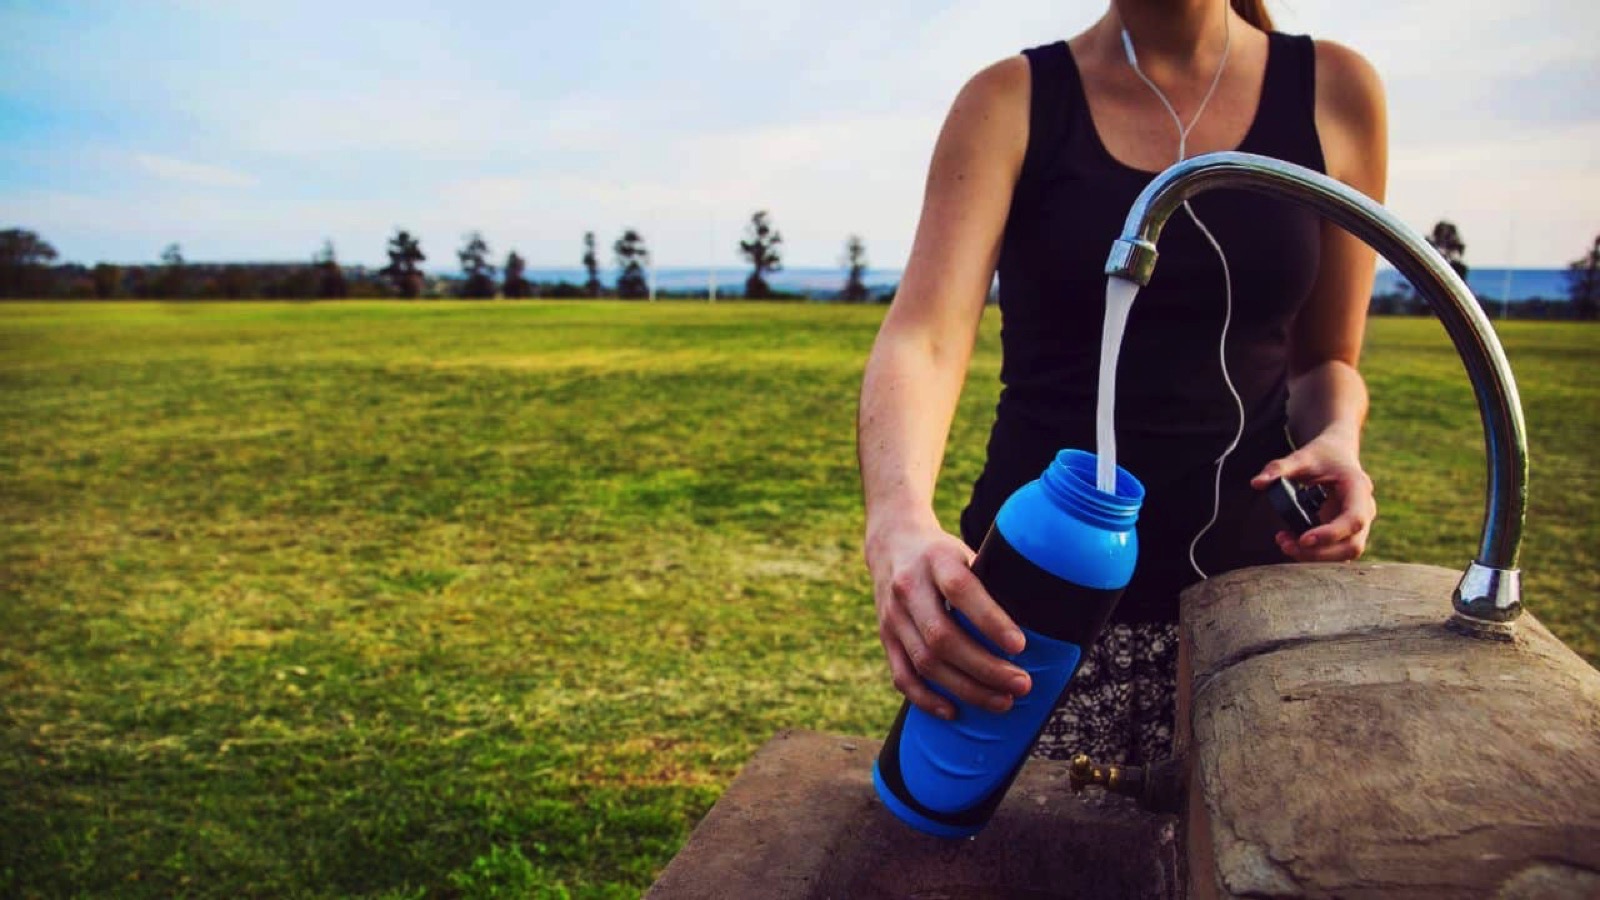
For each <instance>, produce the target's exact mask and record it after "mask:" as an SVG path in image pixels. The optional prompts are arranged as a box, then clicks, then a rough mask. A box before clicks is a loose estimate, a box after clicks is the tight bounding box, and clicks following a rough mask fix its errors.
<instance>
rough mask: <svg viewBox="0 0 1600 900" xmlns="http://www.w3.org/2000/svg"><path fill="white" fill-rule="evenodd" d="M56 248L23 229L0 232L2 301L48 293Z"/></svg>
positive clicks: (0, 294)
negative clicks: (8, 298) (4, 298)
mask: <svg viewBox="0 0 1600 900" xmlns="http://www.w3.org/2000/svg"><path fill="white" fill-rule="evenodd" d="M55 259H56V248H54V247H52V246H50V244H49V242H48V241H46V240H44V239H43V238H41V237H39V235H37V234H35V233H33V232H32V231H28V230H27V229H24V228H7V229H6V230H4V231H0V297H28V296H43V295H45V294H46V293H49V291H48V288H49V286H50V264H51V263H52V262H55Z"/></svg>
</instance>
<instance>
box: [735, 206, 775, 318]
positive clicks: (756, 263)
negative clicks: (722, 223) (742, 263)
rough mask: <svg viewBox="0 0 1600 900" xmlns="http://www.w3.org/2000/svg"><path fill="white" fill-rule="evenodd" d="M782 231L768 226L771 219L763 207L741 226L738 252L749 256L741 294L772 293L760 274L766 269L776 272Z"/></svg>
mask: <svg viewBox="0 0 1600 900" xmlns="http://www.w3.org/2000/svg"><path fill="white" fill-rule="evenodd" d="M782 246H783V235H781V234H779V233H778V230H777V229H776V228H773V227H772V222H771V221H770V220H769V219H768V217H767V211H766V210H764V209H763V210H759V211H757V212H755V213H753V214H751V216H750V224H748V225H746V226H745V239H744V240H742V241H740V242H739V252H740V253H742V254H744V257H745V258H746V259H748V260H750V267H751V272H750V277H749V278H747V279H745V282H744V295H745V296H746V297H751V298H755V299H758V300H760V299H765V298H767V297H770V296H772V287H771V285H768V284H767V279H766V278H765V277H764V276H765V275H766V273H768V272H777V271H780V270H782V269H783V257H782V251H781V250H780V249H779V248H780V247H782Z"/></svg>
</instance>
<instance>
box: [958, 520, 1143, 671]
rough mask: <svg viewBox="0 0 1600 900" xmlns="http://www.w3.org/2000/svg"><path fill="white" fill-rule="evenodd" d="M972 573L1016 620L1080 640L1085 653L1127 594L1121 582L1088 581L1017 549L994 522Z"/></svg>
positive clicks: (1043, 631)
mask: <svg viewBox="0 0 1600 900" xmlns="http://www.w3.org/2000/svg"><path fill="white" fill-rule="evenodd" d="M972 574H974V575H976V576H978V581H980V582H981V583H982V584H983V586H984V589H986V590H987V591H988V592H989V596H991V597H993V598H994V599H995V602H996V603H999V604H1000V608H1001V609H1003V610H1005V611H1006V615H1008V616H1010V617H1011V621H1013V622H1016V623H1017V624H1018V625H1020V626H1022V627H1023V628H1026V629H1028V630H1029V631H1034V632H1038V633H1039V634H1042V635H1044V636H1045V637H1050V638H1055V639H1056V640H1058V641H1066V642H1067V643H1069V644H1077V645H1078V646H1079V647H1082V648H1083V649H1084V652H1085V653H1087V652H1088V650H1089V648H1090V647H1092V646H1094V641H1095V638H1097V637H1099V636H1100V629H1102V628H1104V627H1105V624H1106V620H1107V619H1109V618H1111V612H1112V610H1114V609H1116V606H1117V601H1118V600H1120V599H1121V598H1122V590H1123V589H1122V588H1113V589H1110V590H1107V589H1104V588H1090V587H1084V586H1083V585H1081V584H1074V583H1072V582H1070V581H1067V580H1066V579H1064V578H1060V577H1057V576H1055V575H1052V574H1051V573H1049V572H1046V571H1045V570H1044V569H1041V568H1039V567H1038V566H1037V565H1034V563H1033V561H1032V560H1030V559H1028V558H1027V557H1026V556H1023V555H1022V554H1021V553H1019V552H1017V549H1016V548H1015V547H1013V546H1011V542H1010V541H1008V540H1006V537H1005V535H1003V534H1001V533H1000V529H999V528H995V527H990V529H989V533H988V534H987V535H985V536H984V538H983V545H982V546H981V547H979V548H978V557H977V559H974V560H973V561H972Z"/></svg>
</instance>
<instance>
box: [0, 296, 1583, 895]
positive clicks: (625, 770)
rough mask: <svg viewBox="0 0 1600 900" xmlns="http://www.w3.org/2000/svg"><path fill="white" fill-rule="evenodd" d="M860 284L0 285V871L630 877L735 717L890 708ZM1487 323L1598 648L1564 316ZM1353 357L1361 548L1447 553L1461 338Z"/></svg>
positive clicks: (1573, 616)
mask: <svg viewBox="0 0 1600 900" xmlns="http://www.w3.org/2000/svg"><path fill="white" fill-rule="evenodd" d="M880 315H881V309H875V308H848V307H837V306H827V307H819V306H774V305H738V304H726V305H723V304H719V305H717V306H714V307H710V306H703V305H688V304H657V305H644V304H631V305H625V304H616V303H575V304H556V303H522V304H506V303H491V304H464V303H427V304H400V303H392V304H381V303H374V304H358V303H347V304H338V305H311V304H305V305H265V304H236V305H222V304H216V305H212V304H194V305H166V306H163V305H115V306H90V305H82V306H76V305H74V306H68V305H55V306H51V305H11V306H6V307H3V308H0V360H3V362H0V416H3V417H4V422H5V428H4V433H3V437H0V441H3V444H0V528H3V546H0V554H3V555H0V559H3V563H0V797H3V800H0V894H5V895H10V896H25V897H26V896H74V895H77V896H103V895H119V896H151V897H156V896H160V897H166V896H190V895H192V896H215V895H226V894H237V895H245V896H306V897H315V896H369V897H420V896H472V897H477V896H497V895H515V896H550V897H559V896H568V895H570V896H579V897H613V896H615V897H621V896H635V895H637V894H638V892H639V891H640V889H641V888H643V887H644V886H646V885H648V884H649V883H650V881H651V880H652V879H653V877H654V875H655V874H656V872H658V871H659V868H660V867H661V866H662V865H664V864H665V862H666V861H667V860H668V859H669V858H670V857H671V855H672V853H673V852H675V850H676V849H677V847H678V846H680V845H681V843H682V841H683V840H684V838H685V837H686V836H687V834H688V832H689V830H690V828H692V826H693V824H694V823H695V822H696V821H697V820H698V818H699V817H700V816H701V815H702V814H703V813H704V812H705V810H706V809H707V808H709V806H710V804H711V803H712V802H713V801H714V800H715V798H716V797H717V795H718V793H719V792H720V790H721V789H722V788H723V787H724V786H725V785H726V783H727V781H728V780H729V779H730V778H731V777H732V775H733V774H734V773H735V772H736V771H737V770H738V768H739V767H740V765H741V764H742V763H743V762H744V760H745V759H746V758H747V757H748V756H749V754H750V753H751V752H752V751H753V750H754V749H755V748H756V747H757V746H759V745H760V744H761V743H762V742H763V741H764V740H765V739H766V738H767V737H769V736H770V735H771V734H772V732H773V731H775V730H777V729H778V728H780V727H788V726H798V727H808V728H817V729H825V730H832V731H843V732H854V733H864V734H877V733H879V732H881V731H882V730H883V729H884V728H885V727H886V726H887V724H888V721H889V718H890V716H891V715H892V713H893V710H894V708H895V706H896V699H897V698H896V695H895V694H894V693H893V691H892V689H891V688H890V687H889V685H888V682H887V678H886V677H885V675H884V672H883V666H882V663H881V656H880V652H879V650H878V648H877V644H876V640H875V637H874V619H873V616H872V613H871V601H870V598H869V591H868V584H867V581H866V578H865V575H864V572H863V570H862V567H861V564H860V561H859V554H858V550H857V543H858V535H859V531H860V512H859V504H858V500H857V487H856V479H855V474H854V453H853V437H852V421H853V415H854V397H855V392H856V389H857V386H858V384H859V374H860V368H861V364H862V361H863V359H864V356H865V353H866V350H867V348H868V346H869V345H870V343H871V339H872V335H873V333H874V331H875V329H876V326H877V322H878V318H879V316H880ZM996 319H997V317H996V316H990V317H988V319H987V321H986V323H985V327H984V330H983V334H982V337H981V339H980V345H979V349H978V355H977V359H976V363H975V367H974V374H973V377H972V378H971V379H970V381H969V386H968V390H967V392H966V394H965V395H964V397H963V401H962V410H961V413H960V415H959V417H958V421H957V424H956V428H955V433H954V434H953V436H952V441H951V458H950V460H949V461H948V462H947V466H946V470H945V473H944V475H943V480H942V485H941V498H940V504H941V513H942V514H943V515H944V516H946V518H947V521H950V522H953V521H954V517H955V514H956V512H957V511H958V510H959V508H960V505H961V503H962V501H963V500H964V498H965V492H966V486H967V484H968V483H969V482H970V479H971V478H972V477H973V476H974V475H975V474H976V471H977V468H978V465H979V463H980V458H981V453H982V448H983V439H984V435H985V432H986V429H987V427H988V419H989V415H990V411H991V408H992V403H993V392H994V386H995V372H996V370H997V364H998V358H997V352H998V345H997V327H996V326H997V324H998V323H997V321H996ZM1504 334H1505V341H1506V344H1507V348H1508V352H1509V353H1510V356H1511V358H1512V363H1513V365H1514V367H1515V368H1516V370H1517V373H1518V375H1519V378H1520V380H1521V386H1522V390H1523V397H1524V401H1525V404H1526V406H1527V411H1528V419H1529V426H1530V429H1531V431H1532V434H1533V459H1534V464H1533V476H1534V481H1533V509H1532V512H1531V515H1530V520H1529V526H1530V527H1529V540H1528V548H1527V551H1526V556H1525V560H1524V563H1525V567H1526V569H1527V573H1528V574H1527V594H1528V601H1529V606H1530V607H1531V608H1532V609H1533V610H1534V611H1535V612H1536V613H1537V614H1538V615H1539V616H1540V617H1541V619H1543V620H1544V621H1545V622H1546V623H1547V624H1549V625H1550V626H1551V628H1552V629H1553V630H1555V631H1556V632H1557V633H1558V634H1560V635H1561V636H1562V637H1563V638H1564V639H1566V640H1567V641H1568V642H1569V643H1571V645H1572V646H1574V647H1575V648H1577V649H1578V650H1579V651H1580V652H1582V653H1584V654H1585V655H1586V656H1587V657H1588V658H1589V659H1591V660H1600V590H1597V589H1600V576H1597V569H1600V558H1597V548H1600V515H1597V514H1596V512H1595V509H1596V500H1597V490H1596V487H1595V485H1596V483H1597V482H1600V465H1597V462H1596V458H1597V454H1596V450H1595V448H1596V446H1597V443H1600V432H1597V422H1600V413H1597V410H1600V385H1597V378H1596V375H1595V372H1596V371H1597V364H1600V329H1596V328H1594V327H1584V326H1573V325H1556V324H1549V325H1545V324H1530V323H1513V324H1511V325H1510V326H1508V327H1507V328H1506V330H1505V332H1504ZM1366 370H1367V373H1368V378H1369V381H1370V383H1371V386H1372V391H1373V395H1374V405H1375V410H1374V416H1373V423H1372V427H1371V431H1370V437H1369V439H1368V440H1369V444H1368V459H1367V461H1368V465H1369V468H1370V469H1371V470H1372V471H1373V473H1374V476H1375V477H1376V479H1377V480H1378V482H1379V489H1380V499H1381V502H1382V504H1383V515H1382V518H1381V519H1380V522H1379V526H1378V531H1377V534H1376V539H1375V542H1374V546H1373V552H1374V554H1375V555H1378V556H1381V557H1383V558H1392V559H1407V560H1416V561H1424V562H1433V563H1438V564H1441V565H1447V566H1450V567H1453V568H1454V567H1459V566H1460V565H1461V564H1462V563H1463V562H1464V561H1465V560H1466V558H1467V557H1468V556H1469V555H1470V554H1471V552H1472V550H1473V548H1474V546H1475V537H1476V531H1477V527H1478V518H1479V516H1480V515H1481V493H1482V491H1481V482H1482V462H1481V454H1482V438H1481V435H1480V432H1479V427H1478V424H1477V418H1476V413H1475V412H1474V407H1473V405H1472V398H1471V392H1470V390H1469V389H1468V387H1467V384H1466V380H1465V377H1464V375H1463V374H1462V372H1461V368H1460V364H1459V362H1458V361H1457V360H1456V358H1455V356H1454V354H1453V353H1452V352H1451V350H1450V349H1449V345H1448V343H1447V341H1446V340H1445V338H1444V336H1443V333H1442V330H1441V329H1440V328H1439V326H1438V325H1437V323H1434V322H1432V321H1404V320H1383V321H1378V322H1375V323H1374V325H1373V328H1372V335H1371V338H1370V341H1369V352H1368V358H1367V362H1366Z"/></svg>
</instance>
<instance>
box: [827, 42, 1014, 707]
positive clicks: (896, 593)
mask: <svg viewBox="0 0 1600 900" xmlns="http://www.w3.org/2000/svg"><path fill="white" fill-rule="evenodd" d="M1030 92H1031V86H1030V73H1029V66H1028V62H1027V60H1026V59H1025V58H1023V57H1020V56H1018V57H1013V58H1011V59H1007V60H1004V61H1002V62H999V63H996V64H995V65H993V66H990V67H989V68H987V69H985V70H984V71H982V72H979V73H978V74H977V75H976V76H974V77H973V79H972V80H971V81H969V82H968V83H967V85H966V86H965V87H964V88H963V89H962V90H961V93H960V95H959V96H958V97H957V98H956V101H955V104H954V105H953V106H952V107H951V110H950V114H949V116H948V117H947V118H946V120H945V124H944V129H943V130H942V131H941V132H940V135H939V141H938V144H937V146H936V147H935V149H934V153H933V161H932V163H931V164H930V166H929V170H928V182H927V188H926V192H925V195H924V199H923V206H922V217H921V220H920V221H919V223H918V225H917V235H916V240H915V242H914V243H913V245H912V249H911V259H910V260H909V261H908V262H907V264H906V270H905V275H904V277H903V279H902V280H901V282H900V288H899V290H898V291H897V292H896V294H895V299H894V303H893V305H891V306H890V308H889V311H888V313H887V314H886V315H885V317H884V320H883V325H882V327H881V328H880V329H879V331H878V338H877V340H876V342H874V344H873V347H872V354H871V356H870V357H869V358H868V360H867V368H866V374H865V377H864V378H863V380H862V385H861V409H860V417H859V420H858V425H857V429H858V430H857V451H858V453H859V455H860V463H861V483H862V490H863V493H864V495H865V501H866V542H865V554H866V561H867V567H868V569H869V570H870V571H871V573H872V581H873V596H874V601H875V603H876V605H877V610H878V636H879V639H880V640H881V641H882V642H883V648H884V652H885V653H886V654H887V656H888V661H889V669H890V671H891V673H892V674H893V676H894V684H895V687H896V688H897V689H899V691H900V692H901V693H902V694H904V695H905V696H906V698H907V699H909V700H910V701H911V702H912V703H915V704H916V705H917V706H919V707H921V708H922V709H924V710H926V711H928V712H930V713H933V714H934V715H938V716H941V717H943V718H950V717H952V716H953V715H954V714H955V709H954V707H953V705H952V704H951V703H950V702H949V701H948V700H946V699H945V698H944V697H941V696H940V695H938V694H937V693H935V692H934V691H933V690H931V689H930V688H929V686H928V684H927V682H928V681H931V682H934V683H936V684H938V685H940V686H942V687H944V688H945V689H946V690H948V691H950V692H951V693H952V694H954V695H955V696H957V697H960V698H961V699H962V700H964V701H966V702H968V703H973V704H976V705H980V706H984V707H987V708H990V709H994V710H996V711H1002V710H1005V709H1009V708H1010V706H1011V701H1012V698H1013V697H1016V696H1021V695H1023V694H1025V693H1027V691H1028V689H1029V687H1030V684H1029V680H1028V676H1027V674H1026V673H1025V672H1024V671H1023V670H1022V669H1021V668H1019V667H1017V666H1015V665H1012V664H1011V663H1009V662H1007V661H1005V660H1002V659H1000V658H998V657H996V656H994V655H992V654H990V653H988V652H987V651H986V650H984V649H983V648H982V647H981V646H980V645H979V644H978V643H977V642H976V641H974V640H973V639H972V638H971V637H969V636H967V634H966V633H965V632H963V631H962V630H961V629H960V628H959V627H957V625H956V623H955V622H954V621H953V620H952V619H951V618H950V616H949V615H948V614H947V613H946V612H945V601H946V600H948V601H949V604H950V606H952V607H954V608H956V609H959V610H961V612H962V613H964V614H965V615H966V616H967V618H968V619H969V620H971V621H972V622H973V623H974V624H975V625H977V627H978V628H979V630H981V631H982V632H983V633H984V635H985V636H987V637H988V638H989V639H990V640H991V641H993V642H994V643H995V644H996V645H998V646H999V647H1001V648H1002V649H1004V650H1005V651H1006V652H1008V653H1016V652H1018V651H1020V650H1021V649H1022V645H1023V636H1022V632H1021V631H1020V630H1019V629H1018V628H1017V627H1016V625H1015V624H1014V623H1012V621H1011V620H1010V619H1009V618H1008V617H1007V616H1006V614H1005V613H1004V612H1003V611H1001V609H1000V607H999V606H998V605H996V604H995V602H994V601H993V600H992V599H991V598H990V597H989V595H988V593H987V592H985V591H984V590H983V587H982V585H980V584H979V583H978V581H977V579H976V578H975V577H973V575H972V570H971V568H970V564H971V562H972V558H973V553H972V550H971V549H970V548H968V547H967V546H966V544H964V543H962V541H961V540H960V539H959V538H957V537H955V536H954V535H951V534H948V533H946V532H945V531H944V529H942V528H941V527H940V526H939V522H938V518H937V517H936V516H935V515H934V511H933V490H934V483H935V481H936V480H937V477H938V473H939V466H940V464H941V463H942V461H943V458H944V449H945V441H946V439H947V438H948V436H949V432H950V422H951V419H952V417H953V416H954V415H955V408H956V402H957V400H958V399H959V397H960V394H961V386H962V383H963V382H964V381H965V379H966V373H967V365H968V363H969V361H970V360H971V357H972V345H973V342H974V340H975V339H976V336H977V330H978V321H979V319H980V318H981V317H982V315H983V305H984V300H985V298H986V297H987V296H988V293H989V286H990V284H991V283H992V281H993V279H994V272H995V267H996V265H997V263H998V261H999V255H1000V241H1001V235H1002V233H1003V232H1004V229H1005V223H1006V217H1007V215H1008V213H1009V210H1010V206H1011V193H1012V190H1013V188H1014V187H1015V185H1016V181H1017V176H1018V173H1019V172H1020V171H1021V168H1022V158H1023V154H1024V153H1025V151H1026V149H1027V142H1028V109H1029V99H1030V97H1029V95H1030Z"/></svg>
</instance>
